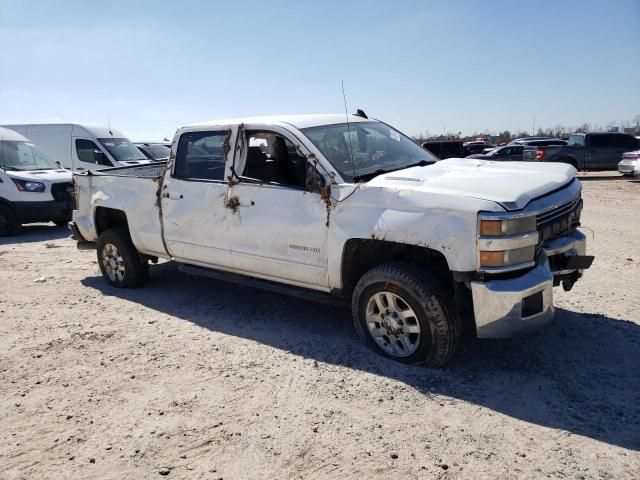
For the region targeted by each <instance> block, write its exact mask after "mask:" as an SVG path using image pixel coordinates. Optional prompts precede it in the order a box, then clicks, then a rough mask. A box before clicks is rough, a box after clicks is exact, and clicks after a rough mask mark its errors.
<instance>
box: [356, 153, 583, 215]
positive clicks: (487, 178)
mask: <svg viewBox="0 0 640 480" xmlns="http://www.w3.org/2000/svg"><path fill="white" fill-rule="evenodd" d="M575 175H576V170H575V168H573V167H572V166H571V165H568V164H564V163H534V162H497V161H490V160H477V159H471V158H449V159H447V160H441V161H439V162H437V163H435V164H433V165H427V166H424V167H411V168H406V169H403V170H397V171H394V172H390V173H384V174H382V175H379V176H377V177H375V178H374V179H372V180H371V181H369V183H368V185H370V186H378V187H385V188H390V189H409V190H416V191H420V192H429V193H439V194H444V195H456V196H463V197H469V198H479V199H482V200H489V201H493V202H497V203H499V204H500V205H502V206H503V207H504V208H505V209H507V210H520V209H522V208H524V207H526V206H527V204H528V203H529V202H530V201H531V200H533V199H534V198H537V197H540V196H542V195H545V194H547V193H550V192H552V191H554V190H557V189H559V188H561V187H563V186H564V185H567V184H568V183H570V182H571V181H572V180H573V179H574V178H575Z"/></svg>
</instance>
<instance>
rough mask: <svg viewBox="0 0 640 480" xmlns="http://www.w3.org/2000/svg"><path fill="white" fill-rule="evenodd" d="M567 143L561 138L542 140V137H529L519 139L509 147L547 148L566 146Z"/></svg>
mask: <svg viewBox="0 0 640 480" xmlns="http://www.w3.org/2000/svg"><path fill="white" fill-rule="evenodd" d="M566 144H567V141H566V140H562V139H561V138H544V137H530V138H519V139H516V140H513V141H512V142H510V143H509V145H524V146H525V147H549V146H552V145H558V146H559V145H566Z"/></svg>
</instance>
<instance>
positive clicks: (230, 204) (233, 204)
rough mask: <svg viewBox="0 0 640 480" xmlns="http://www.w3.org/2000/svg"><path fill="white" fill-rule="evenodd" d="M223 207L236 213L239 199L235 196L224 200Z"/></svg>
mask: <svg viewBox="0 0 640 480" xmlns="http://www.w3.org/2000/svg"><path fill="white" fill-rule="evenodd" d="M224 206H225V207H226V208H228V209H230V210H231V211H232V212H233V213H237V212H238V208H239V207H240V199H239V198H238V197H237V196H235V195H234V196H233V197H229V198H225V199H224Z"/></svg>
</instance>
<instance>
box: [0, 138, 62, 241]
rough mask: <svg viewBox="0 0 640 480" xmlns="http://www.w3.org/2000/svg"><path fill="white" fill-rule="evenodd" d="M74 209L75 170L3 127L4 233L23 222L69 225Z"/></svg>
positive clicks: (0, 230)
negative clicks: (73, 172)
mask: <svg viewBox="0 0 640 480" xmlns="http://www.w3.org/2000/svg"><path fill="white" fill-rule="evenodd" d="M72 210H73V184H72V183H71V172H70V171H69V170H65V169H63V168H60V166H58V165H57V164H56V162H54V161H53V160H52V159H51V158H49V156H47V154H46V153H44V152H43V151H42V150H41V149H39V148H38V147H37V146H36V145H34V144H33V142H31V141H29V139H27V138H25V137H23V136H22V135H20V134H18V133H16V132H14V131H12V130H8V129H6V128H1V127H0V236H3V235H13V234H16V233H18V231H19V230H20V227H21V225H22V224H23V223H32V222H49V221H53V222H55V223H56V224H58V225H63V224H66V223H67V222H68V221H69V220H70V219H71V211H72Z"/></svg>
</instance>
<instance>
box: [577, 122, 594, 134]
mask: <svg viewBox="0 0 640 480" xmlns="http://www.w3.org/2000/svg"><path fill="white" fill-rule="evenodd" d="M590 131H591V125H589V124H588V123H583V124H582V125H580V126H578V128H576V132H580V133H587V132H590Z"/></svg>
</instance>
